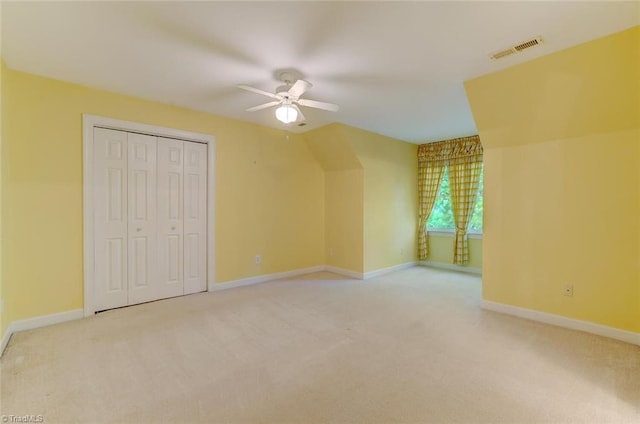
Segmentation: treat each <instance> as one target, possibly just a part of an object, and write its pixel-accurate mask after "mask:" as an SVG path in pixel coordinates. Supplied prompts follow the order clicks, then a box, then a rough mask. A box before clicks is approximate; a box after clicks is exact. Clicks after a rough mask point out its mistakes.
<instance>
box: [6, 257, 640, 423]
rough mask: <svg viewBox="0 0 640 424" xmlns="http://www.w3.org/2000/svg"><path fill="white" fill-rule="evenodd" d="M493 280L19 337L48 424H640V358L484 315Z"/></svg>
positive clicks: (609, 345)
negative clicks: (486, 285)
mask: <svg viewBox="0 0 640 424" xmlns="http://www.w3.org/2000/svg"><path fill="white" fill-rule="evenodd" d="M480 291H481V285H480V279H479V278H478V277H474V276H468V275H464V274H458V273H450V272H443V271H435V270H430V269H426V268H419V267H417V268H411V269H408V270H404V271H400V272H396V273H393V274H388V275H386V276H383V277H379V278H376V279H372V280H368V281H356V280H345V279H342V277H339V276H336V275H334V274H330V273H317V274H312V275H309V276H305V277H303V278H298V279H290V280H283V281H277V282H271V283H265V284H262V285H256V286H252V287H245V288H239V289H233V290H226V291H222V292H216V293H210V294H209V293H202V294H197V295H191V296H186V297H182V298H176V299H170V300H165V301H160V302H154V303H149V304H145V305H140V306H135V307H130V308H125V309H119V310H114V311H110V312H105V313H103V314H99V315H98V316H96V317H94V318H90V319H84V320H79V321H74V322H68V323H65V324H61V325H56V326H52V327H48V328H41V329H38V330H32V331H25V332H21V333H17V334H15V335H14V336H13V337H12V338H11V341H10V343H9V346H8V347H7V350H6V352H5V355H4V356H3V358H2V361H1V367H2V368H1V370H2V377H1V378H2V386H1V390H2V391H1V395H2V398H1V400H2V404H1V407H2V414H12V415H25V414H34V415H36V414H42V415H43V416H44V418H45V422H46V423H75V422H78V423H94V422H96V423H97V422H119V423H156V422H158V423H159V422H175V423H191V422H209V423H274V424H276V423H277V424H281V423H305V424H306V423H396V422H403V423H640V347H638V346H633V345H629V344H625V343H622V342H618V341H614V340H609V339H606V338H602V337H598V336H593V335H589V334H586V333H580V332H576V331H571V330H565V329H561V328H556V327H552V326H547V325H543V324H537V323H534V322H530V321H526V320H522V319H518V318H513V317H509V316H505V315H500V314H496V313H493V312H488V311H483V310H481V309H480V307H479V302H480Z"/></svg>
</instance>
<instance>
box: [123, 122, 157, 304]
mask: <svg viewBox="0 0 640 424" xmlns="http://www.w3.org/2000/svg"><path fill="white" fill-rule="evenodd" d="M127 140H128V156H129V157H128V172H129V176H128V180H129V184H128V205H129V207H128V218H129V219H128V221H129V231H128V248H129V255H128V268H129V274H128V277H129V278H128V282H129V304H135V303H141V302H147V301H150V300H154V299H157V298H158V290H157V284H156V281H157V280H156V266H157V253H156V239H157V237H156V231H157V230H156V197H157V195H156V137H152V136H148V135H142V134H134V133H128V134H127Z"/></svg>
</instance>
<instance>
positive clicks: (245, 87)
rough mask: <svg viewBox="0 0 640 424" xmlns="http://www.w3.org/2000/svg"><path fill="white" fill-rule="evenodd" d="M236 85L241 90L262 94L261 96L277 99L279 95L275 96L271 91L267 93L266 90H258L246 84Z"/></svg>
mask: <svg viewBox="0 0 640 424" xmlns="http://www.w3.org/2000/svg"><path fill="white" fill-rule="evenodd" d="M236 87H238V88H242V89H243V90H247V91H251V92H254V93H258V94H262V95H263V96H267V97H271V98H272V99H279V98H280V97H278V96H276V95H275V94H273V93H269V92H268V91H264V90H260V89H257V88H253V87H249V86H248V85H237V86H236Z"/></svg>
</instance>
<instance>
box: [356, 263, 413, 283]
mask: <svg viewBox="0 0 640 424" xmlns="http://www.w3.org/2000/svg"><path fill="white" fill-rule="evenodd" d="M416 264H417V262H405V263H403V264H398V265H393V266H389V267H386V268H380V269H376V270H374V271H369V272H365V273H364V279H365V280H368V279H369V278H375V277H379V276H381V275H384V274H388V273H390V272H395V271H400V270H401V269H407V268H411V267H414V266H416Z"/></svg>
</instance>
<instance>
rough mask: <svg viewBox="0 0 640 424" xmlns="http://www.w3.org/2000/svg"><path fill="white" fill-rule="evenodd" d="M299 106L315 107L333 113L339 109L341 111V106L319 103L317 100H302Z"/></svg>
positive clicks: (299, 101)
mask: <svg viewBox="0 0 640 424" xmlns="http://www.w3.org/2000/svg"><path fill="white" fill-rule="evenodd" d="M298 104H300V105H301V106H307V107H315V108H316V109H324V110H330V111H331V112H337V111H338V109H340V106H338V105H334V104H333V103H325V102H318V101H316V100H308V99H300V100H298Z"/></svg>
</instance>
